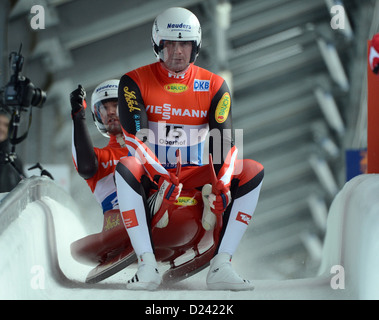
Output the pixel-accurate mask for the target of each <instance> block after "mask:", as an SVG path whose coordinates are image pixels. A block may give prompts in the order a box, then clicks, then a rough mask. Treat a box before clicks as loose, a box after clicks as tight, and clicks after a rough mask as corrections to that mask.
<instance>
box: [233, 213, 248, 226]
mask: <svg viewBox="0 0 379 320" xmlns="http://www.w3.org/2000/svg"><path fill="white" fill-rule="evenodd" d="M236 220H237V221H239V222H242V223H244V224H246V225H249V222H250V220H251V215H249V214H247V213H243V212H241V211H239V212H238V213H237V217H236Z"/></svg>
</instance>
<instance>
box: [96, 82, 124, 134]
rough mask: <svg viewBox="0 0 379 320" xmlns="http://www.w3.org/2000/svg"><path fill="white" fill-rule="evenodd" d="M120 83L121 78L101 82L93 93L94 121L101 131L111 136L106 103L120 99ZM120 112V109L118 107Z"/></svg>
mask: <svg viewBox="0 0 379 320" xmlns="http://www.w3.org/2000/svg"><path fill="white" fill-rule="evenodd" d="M118 84H119V80H116V79H112V80H107V81H104V82H102V83H100V84H99V85H98V86H97V87H96V88H95V90H94V91H93V93H92V97H91V112H92V117H93V121H94V122H95V125H96V127H97V129H98V130H99V131H100V133H101V134H102V135H103V136H105V137H108V138H109V136H110V135H109V132H108V124H107V118H108V116H107V110H106V108H105V106H104V103H105V102H107V101H109V100H117V99H118ZM117 112H118V109H117Z"/></svg>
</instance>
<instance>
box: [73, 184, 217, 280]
mask: <svg viewBox="0 0 379 320" xmlns="http://www.w3.org/2000/svg"><path fill="white" fill-rule="evenodd" d="M202 214H203V200H202V195H201V191H199V190H196V189H193V190H185V189H183V190H182V192H181V194H180V197H179V198H178V199H177V201H176V202H175V203H174V204H172V205H171V206H170V207H168V215H169V222H168V225H167V226H166V227H164V228H161V229H160V228H158V227H155V224H156V221H154V218H153V219H152V225H153V227H152V232H151V235H152V241H153V245H154V253H155V256H156V259H157V261H158V262H162V263H169V265H170V269H169V270H167V271H166V273H165V274H164V275H163V281H164V282H172V281H180V280H182V279H184V278H186V277H188V276H191V275H192V274H194V273H196V272H198V271H200V270H202V269H203V268H205V267H207V266H208V265H209V262H210V260H211V259H212V258H213V256H214V253H215V251H216V248H217V245H218V239H219V235H220V230H221V227H222V217H221V216H220V217H218V218H217V220H216V225H215V227H214V228H213V229H211V230H208V231H206V230H205V229H204V228H203V226H202V222H201V220H202ZM71 253H72V256H73V257H74V259H75V260H77V261H78V262H80V263H83V264H89V265H96V267H95V268H94V269H93V270H92V271H91V272H90V273H89V274H88V276H87V279H86V282H87V283H96V282H99V281H101V280H103V279H106V278H108V277H109V276H111V275H113V274H115V273H117V272H119V271H120V270H122V269H124V268H125V267H127V266H128V265H130V264H132V263H133V262H135V261H137V257H136V255H135V253H134V250H133V247H132V245H131V243H130V239H129V237H128V234H127V231H126V229H125V227H124V224H123V221H122V216H121V214H120V211H118V210H110V211H108V212H106V213H105V214H104V223H103V229H102V231H101V232H100V233H96V234H92V235H89V236H87V237H85V238H82V239H79V240H77V241H75V242H73V243H72V244H71Z"/></svg>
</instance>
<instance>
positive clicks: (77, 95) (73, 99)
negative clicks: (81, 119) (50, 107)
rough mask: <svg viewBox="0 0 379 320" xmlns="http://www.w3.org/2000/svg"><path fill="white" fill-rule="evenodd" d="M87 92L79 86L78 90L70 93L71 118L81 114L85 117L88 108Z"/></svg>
mask: <svg viewBox="0 0 379 320" xmlns="http://www.w3.org/2000/svg"><path fill="white" fill-rule="evenodd" d="M85 99H86V90H85V89H84V88H83V87H82V86H81V85H80V84H79V85H78V88H77V89H75V90H74V91H72V92H71V93H70V103H71V116H72V117H75V116H76V115H77V114H78V113H79V112H80V113H81V114H82V115H83V116H84V114H85V113H84V110H85V109H86V108H87V103H86V100H85Z"/></svg>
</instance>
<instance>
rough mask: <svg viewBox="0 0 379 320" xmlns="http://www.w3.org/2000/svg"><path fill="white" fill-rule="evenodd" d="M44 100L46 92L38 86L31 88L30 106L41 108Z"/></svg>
mask: <svg viewBox="0 0 379 320" xmlns="http://www.w3.org/2000/svg"><path fill="white" fill-rule="evenodd" d="M45 101H46V92H45V91H43V90H41V89H40V88H35V89H33V96H32V102H31V104H32V106H34V107H37V108H42V105H43V104H44V103H45Z"/></svg>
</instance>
